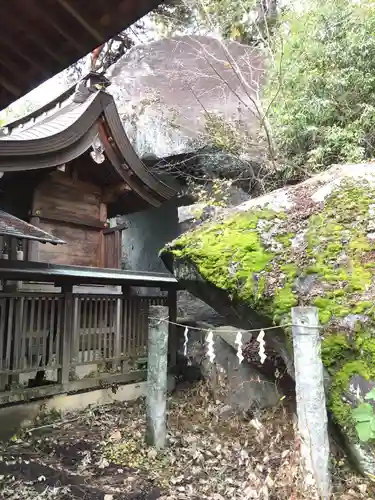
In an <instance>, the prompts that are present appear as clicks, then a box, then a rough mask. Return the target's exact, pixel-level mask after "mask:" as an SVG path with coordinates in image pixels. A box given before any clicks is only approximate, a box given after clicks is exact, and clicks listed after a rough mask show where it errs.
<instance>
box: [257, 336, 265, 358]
mask: <svg viewBox="0 0 375 500" xmlns="http://www.w3.org/2000/svg"><path fill="white" fill-rule="evenodd" d="M264 335H265V333H264V330H261V331H260V332H259V335H258V337H257V342H259V357H260V362H261V363H262V364H263V363H264V362H265V361H266V359H267V356H266V350H265V346H266V343H265V341H264Z"/></svg>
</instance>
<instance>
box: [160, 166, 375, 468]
mask: <svg viewBox="0 0 375 500" xmlns="http://www.w3.org/2000/svg"><path fill="white" fill-rule="evenodd" d="M161 255H162V258H163V260H164V262H165V264H166V265H167V267H169V268H170V269H171V270H173V272H174V273H175V275H176V277H177V278H178V279H179V280H180V282H181V284H182V285H183V286H185V288H186V289H187V290H189V291H190V292H191V293H193V294H194V295H195V296H197V297H199V298H200V299H201V300H204V301H205V302H206V303H207V304H209V305H210V306H211V307H213V308H214V309H215V310H216V311H219V312H220V314H221V315H225V317H226V318H227V321H228V322H229V323H230V324H232V325H234V326H236V327H239V328H244V329H246V328H247V329H250V328H258V327H259V328H262V327H265V326H273V325H274V326H275V328H274V329H273V330H269V331H267V335H266V343H267V344H268V345H269V346H270V347H271V348H272V349H273V350H275V351H276V352H278V353H279V354H280V355H281V357H282V358H283V360H284V362H285V364H286V366H287V368H288V371H289V373H290V374H291V375H293V373H294V370H293V352H292V348H291V341H290V323H291V308H292V307H294V306H296V305H300V306H303V305H314V306H316V307H317V308H318V309H319V320H320V324H321V334H322V358H323V363H324V365H325V368H326V371H327V375H328V377H327V378H328V379H329V387H328V394H327V399H328V405H329V410H330V413H331V415H332V418H333V420H334V422H335V423H336V424H338V426H339V427H340V428H341V430H342V432H343V435H344V437H345V439H346V441H347V443H348V446H349V449H350V451H351V452H352V456H353V457H354V458H355V459H356V462H357V465H358V466H359V468H360V470H361V471H362V472H367V473H371V474H374V473H375V456H374V451H373V450H374V447H373V444H372V442H371V439H370V441H368V442H363V441H361V440H360V439H359V434H358V432H357V430H358V427H356V425H357V424H358V420H356V419H355V412H354V410H355V409H356V408H357V407H358V406H359V404H361V403H363V401H364V398H365V396H366V394H367V393H368V392H369V391H370V389H371V388H372V387H374V383H375V307H374V298H375V278H374V269H375V168H374V166H373V165H372V164H366V165H343V166H334V167H332V168H331V169H329V170H328V171H326V172H324V173H323V174H320V175H317V176H315V177H313V178H312V179H310V180H308V181H306V182H304V183H302V184H300V185H297V186H289V187H286V188H284V189H281V190H277V191H274V192H272V193H269V194H267V195H265V196H262V197H259V198H256V199H252V200H249V201H247V202H245V203H243V204H241V205H239V206H237V207H233V208H230V209H225V210H222V211H216V212H215V214H214V216H213V218H211V219H210V220H209V221H208V222H203V223H202V224H201V225H200V226H198V227H195V228H194V229H192V230H191V231H189V232H187V233H185V234H183V235H182V236H181V237H179V238H178V239H177V240H175V241H173V242H172V243H171V244H169V245H168V247H167V248H165V249H164V250H163V251H162V253H161ZM369 404H370V405H372V404H373V401H370V402H369ZM370 410H371V409H370Z"/></svg>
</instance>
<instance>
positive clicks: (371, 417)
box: [353, 388, 375, 442]
mask: <svg viewBox="0 0 375 500" xmlns="http://www.w3.org/2000/svg"><path fill="white" fill-rule="evenodd" d="M365 400H366V401H369V400H372V401H375V388H374V389H372V390H371V391H370V392H368V393H367V394H366V396H365ZM353 419H354V422H355V428H356V431H357V434H358V437H359V439H360V441H364V442H367V441H370V439H375V412H374V407H373V406H372V405H371V404H370V403H361V404H360V405H359V406H358V407H357V408H355V409H354V410H353Z"/></svg>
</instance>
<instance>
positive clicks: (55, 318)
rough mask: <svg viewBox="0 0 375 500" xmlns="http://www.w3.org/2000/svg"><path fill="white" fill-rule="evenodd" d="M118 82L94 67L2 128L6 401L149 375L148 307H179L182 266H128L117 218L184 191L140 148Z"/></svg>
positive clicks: (1, 362) (1, 363)
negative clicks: (121, 108) (114, 92)
mask: <svg viewBox="0 0 375 500" xmlns="http://www.w3.org/2000/svg"><path fill="white" fill-rule="evenodd" d="M108 84H109V82H108V81H107V80H106V79H105V77H103V76H101V75H99V74H95V73H90V74H88V75H87V76H86V77H85V78H84V79H82V81H81V82H80V83H79V84H78V85H77V86H76V87H74V88H71V89H69V90H68V91H66V92H65V93H64V94H62V95H61V96H60V97H58V98H57V99H55V100H54V101H52V102H50V103H49V104H47V105H46V106H44V107H43V108H41V109H39V110H38V111H36V112H34V113H31V114H30V115H28V116H26V117H24V118H22V119H20V120H17V121H15V122H13V123H10V124H7V126H6V127H5V128H3V129H2V130H1V132H0V173H1V174H0V175H1V178H0V257H1V258H0V280H1V290H2V291H1V292H0V403H2V402H3V403H4V402H10V401H16V400H20V399H23V398H24V397H27V398H30V397H34V396H35V397H37V396H40V394H41V391H42V392H43V394H56V393H59V392H66V391H69V390H74V391H76V390H81V389H82V388H85V389H88V388H93V387H96V386H98V384H101V383H102V381H103V379H105V380H106V381H107V382H108V381H111V380H112V381H113V380H115V381H116V383H121V382H125V381H127V382H128V381H132V380H139V379H142V377H143V378H144V377H145V372H144V370H142V369H140V367H141V366H142V364H141V363H142V360H143V358H144V356H145V354H146V353H147V331H148V330H147V329H148V308H149V307H150V305H165V306H169V311H170V312H169V315H170V318H174V317H175V311H176V285H177V284H176V280H175V279H174V278H173V276H171V275H168V274H165V275H153V274H152V275H151V274H147V273H142V272H139V273H134V272H127V271H125V270H121V245H122V237H121V231H122V230H123V229H124V228H123V227H122V226H120V227H110V226H109V219H110V218H112V217H115V216H117V215H122V214H128V213H131V212H135V211H140V210H143V209H145V208H150V207H158V206H160V205H161V204H162V203H163V202H164V201H166V200H169V199H171V198H172V197H174V196H176V194H177V192H176V190H175V188H174V187H173V182H174V181H173V180H171V181H169V179H167V178H160V177H159V176H157V175H155V174H154V173H153V172H152V171H151V170H150V169H149V168H148V167H146V165H145V164H144V163H143V162H142V161H141V160H140V158H139V157H138V155H137V154H136V152H135V151H134V149H133V147H132V145H131V144H130V142H129V139H128V137H127V135H126V133H125V130H124V128H123V125H122V123H121V119H120V116H119V114H118V111H117V108H116V105H115V102H114V100H113V97H112V96H111V95H110V94H109V93H107V92H106V91H105V88H106V87H107V86H108ZM139 286H142V287H143V288H144V287H146V288H149V289H153V293H152V294H151V295H149V296H146V295H137V293H136V291H135V287H139ZM155 290H158V292H157V293H155ZM171 352H172V351H171ZM1 354H2V356H1ZM171 359H172V360H173V356H172V357H171ZM41 386H43V387H42V388H41ZM36 387H37V388H36ZM25 394H27V396H25Z"/></svg>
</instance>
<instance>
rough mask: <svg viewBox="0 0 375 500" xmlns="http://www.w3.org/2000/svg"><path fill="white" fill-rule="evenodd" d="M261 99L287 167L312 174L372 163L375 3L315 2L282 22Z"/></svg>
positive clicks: (374, 144) (374, 102)
mask: <svg viewBox="0 0 375 500" xmlns="http://www.w3.org/2000/svg"><path fill="white" fill-rule="evenodd" d="M285 22H286V24H287V26H288V30H285V24H284V25H283V30H284V32H283V33H282V39H283V43H280V44H279V47H278V50H277V57H276V59H275V64H274V67H273V68H272V71H271V73H272V75H271V77H270V79H269V82H268V87H267V90H266V95H267V96H269V99H271V98H272V97H273V96H274V95H275V88H277V87H278V86H279V82H280V65H281V77H282V79H281V81H282V85H281V89H280V92H279V93H278V96H277V98H276V100H275V101H274V102H273V105H272V106H271V110H270V120H271V123H272V125H273V130H274V133H275V138H276V141H277V143H278V145H279V148H280V151H281V153H282V155H283V157H284V158H285V162H286V163H287V164H288V165H292V167H294V172H296V170H295V169H296V167H297V168H298V171H300V168H301V167H303V168H306V169H307V170H308V171H309V172H311V171H314V170H319V169H324V168H325V167H326V166H328V165H331V164H333V163H342V162H354V163H355V162H361V161H363V160H366V159H368V158H372V157H374V156H375V155H374V146H375V135H374V133H373V131H374V125H375V37H374V33H375V2H373V1H370V2H367V1H366V2H364V1H359V2H353V1H351V0H332V1H331V2H325V1H323V0H320V1H318V0H317V1H315V2H314V3H313V7H312V8H311V9H310V10H309V11H308V12H305V13H304V14H302V15H301V13H298V14H297V13H295V14H289V16H288V17H286V18H285Z"/></svg>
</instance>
